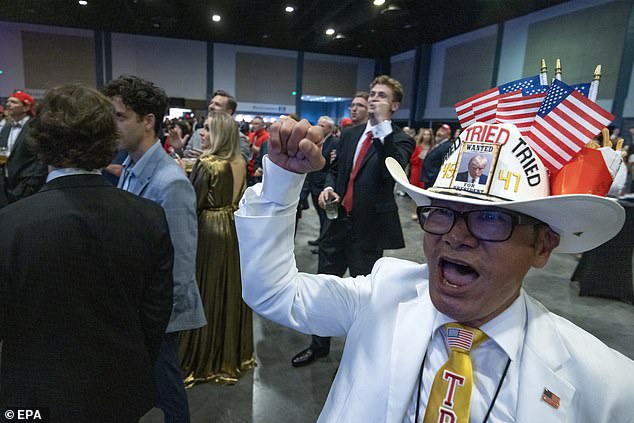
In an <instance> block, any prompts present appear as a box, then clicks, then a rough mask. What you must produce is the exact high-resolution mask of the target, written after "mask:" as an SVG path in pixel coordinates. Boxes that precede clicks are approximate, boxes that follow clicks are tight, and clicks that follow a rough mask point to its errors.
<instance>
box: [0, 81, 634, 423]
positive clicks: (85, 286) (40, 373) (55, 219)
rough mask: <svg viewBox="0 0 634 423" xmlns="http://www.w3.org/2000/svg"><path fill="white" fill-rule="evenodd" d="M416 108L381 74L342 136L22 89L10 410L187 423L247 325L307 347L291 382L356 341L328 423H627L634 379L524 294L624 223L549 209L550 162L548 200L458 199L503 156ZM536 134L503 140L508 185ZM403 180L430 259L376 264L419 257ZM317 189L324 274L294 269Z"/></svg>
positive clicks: (248, 358)
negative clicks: (298, 338)
mask: <svg viewBox="0 0 634 423" xmlns="http://www.w3.org/2000/svg"><path fill="white" fill-rule="evenodd" d="M403 96H404V93H403V87H402V85H401V84H400V82H399V81H397V80H396V79H394V78H392V77H390V76H387V75H380V76H377V77H376V78H375V79H374V80H373V81H372V82H371V83H370V85H369V91H368V92H365V91H359V92H356V93H354V95H353V97H352V101H351V103H350V105H349V111H350V117H349V118H346V119H344V120H342V121H341V122H340V124H339V125H337V123H336V122H335V120H334V119H333V118H332V117H329V116H321V117H320V118H319V119H318V121H317V122H316V124H315V125H314V126H313V125H311V124H310V123H308V122H307V121H306V120H302V119H300V118H299V117H297V116H288V117H283V118H281V119H280V120H279V121H278V122H276V123H274V124H273V125H272V126H270V127H269V128H267V127H266V125H265V122H264V119H263V118H262V117H261V116H256V117H255V118H253V120H252V121H251V122H250V130H249V131H246V132H247V133H245V131H241V125H240V124H239V123H238V122H236V121H235V119H234V117H233V116H234V115H235V112H236V110H237V102H236V99H235V98H234V97H233V96H232V95H231V94H229V93H228V92H226V91H224V90H217V91H215V92H214V93H213V94H212V95H211V97H210V101H209V106H208V114H207V116H206V117H204V118H202V119H192V118H180V119H173V120H170V119H165V112H166V110H167V108H168V97H167V95H166V93H165V92H164V91H163V90H162V89H161V88H160V87H158V86H156V85H155V84H154V83H153V82H151V81H147V80H144V79H142V78H139V77H136V76H131V75H122V76H120V77H119V78H117V79H114V80H112V81H110V82H109V83H108V84H106V86H104V87H103V88H102V89H101V90H100V91H97V90H95V89H93V88H90V87H88V86H86V85H82V84H65V85H62V86H59V87H56V88H52V89H50V90H48V91H47V92H46V94H45V96H44V98H43V99H42V100H41V101H40V102H39V104H37V105H36V102H35V100H34V98H33V97H32V96H31V95H29V94H28V93H26V92H24V91H16V92H15V93H13V94H12V95H11V96H10V97H9V98H8V100H7V102H6V108H5V110H4V113H5V116H6V118H5V119H3V124H2V125H3V128H2V129H0V156H1V158H2V162H0V169H1V170H2V175H0V221H2V222H3V234H2V237H0V341H2V354H1V356H0V357H1V364H0V367H1V372H0V408H3V407H11V406H16V405H18V406H20V407H38V406H46V407H49V408H50V414H51V415H50V417H51V421H54V422H57V421H60V422H61V421H94V422H114V421H116V422H128V421H130V422H132V421H138V420H139V419H140V418H141V417H142V416H143V415H144V414H145V413H146V412H147V411H148V410H149V409H151V408H152V407H154V406H157V407H159V408H161V409H162V410H163V413H164V415H165V421H166V422H179V423H180V422H188V421H189V419H190V417H189V405H188V399H187V391H186V389H187V388H190V387H192V386H194V385H196V384H200V383H223V384H234V383H237V382H238V381H239V378H240V376H241V374H243V373H244V372H245V371H248V370H249V369H252V368H253V367H254V366H256V360H255V352H254V342H253V320H252V310H255V311H257V312H258V313H260V314H262V315H263V316H266V317H267V318H269V319H271V320H273V321H276V322H278V323H280V324H282V325H286V326H288V327H291V328H294V329H296V330H299V331H301V332H303V333H305V334H308V335H311V336H312V337H311V340H310V344H309V345H308V347H307V348H305V349H303V350H301V351H299V352H298V353H297V354H296V355H295V356H294V357H292V359H291V363H290V364H291V365H292V366H294V367H301V366H306V365H309V364H310V363H312V362H313V361H315V360H317V359H319V358H320V357H323V356H325V355H327V354H329V351H330V337H332V336H337V337H338V336H341V337H343V336H345V337H346V338H347V341H346V345H345V349H344V354H343V357H342V361H341V364H340V368H339V370H338V372H337V374H336V376H335V380H334V382H333V385H332V388H331V392H330V394H329V396H328V399H327V401H326V404H325V406H324V409H323V411H322V415H321V417H320V421H326V422H330V421H345V422H353V421H394V422H402V421H407V422H418V421H425V422H431V421H434V422H436V421H464V422H467V421H469V419H470V418H471V419H472V420H477V421H480V420H483V421H486V419H487V418H490V419H491V420H492V421H521V420H526V419H528V420H535V421H537V420H539V421H551V420H552V419H554V418H555V415H556V414H557V409H559V408H561V410H560V411H559V414H560V415H564V414H563V413H567V414H565V417H564V419H565V420H567V421H589V422H590V421H591V422H603V421H606V422H607V421H627V419H631V412H630V408H631V407H630V405H629V401H628V399H629V398H628V395H629V392H631V390H632V388H634V383H633V382H632V378H631V375H632V374H634V363H633V362H632V361H631V360H629V359H627V358H625V357H624V356H622V355H621V354H619V353H617V352H616V351H614V350H611V349H610V348H608V347H607V346H605V345H604V344H603V343H601V342H600V341H599V340H597V339H596V338H594V337H592V336H591V335H590V334H588V333H586V332H584V331H583V330H581V329H580V328H578V327H576V326H574V325H573V324H572V323H570V322H568V321H566V320H564V319H562V318H560V317H558V316H556V315H555V314H553V313H550V312H549V311H547V310H546V309H545V308H543V306H541V305H540V304H539V303H538V302H537V301H536V300H534V299H533V298H531V297H530V296H529V295H528V294H526V292H524V291H523V289H522V282H523V280H524V277H525V275H526V273H527V272H528V271H529V270H530V269H531V268H533V267H536V268H539V267H543V266H544V265H546V263H547V262H548V260H549V257H550V255H551V254H552V252H553V251H563V252H582V251H586V250H588V249H590V248H593V247H594V246H597V245H600V244H601V243H603V242H606V241H607V240H609V239H610V238H611V237H612V236H613V235H614V234H615V233H616V232H615V231H617V232H618V230H619V229H620V227H621V225H622V224H623V211H622V208H620V206H618V205H617V204H616V203H614V202H611V201H610V200H607V199H604V198H602V197H598V196H575V195H573V196H567V197H566V198H563V197H562V198H563V199H562V198H556V196H548V195H545V194H544V192H545V191H544V190H543V186H542V185H543V184H548V176H547V172H546V171H545V170H544V169H540V170H539V171H540V172H541V173H540V175H544V177H543V179H542V180H541V181H540V184H542V185H540V186H535V187H533V186H531V187H529V188H526V189H524V190H520V192H519V193H518V192H517V190H516V192H515V193H508V195H507V196H506V197H504V198H496V199H495V200H494V199H493V198H492V197H490V196H489V195H487V194H483V195H480V196H479V197H469V196H468V195H465V192H464V191H461V186H462V185H461V184H471V185H473V184H481V185H485V184H486V185H489V184H493V183H494V182H492V181H491V180H490V179H491V178H489V176H488V175H487V174H486V169H487V164H488V163H489V160H490V157H489V156H486V155H482V154H472V155H465V159H464V163H463V165H462V166H459V167H458V170H456V169H455V168H456V166H455V165H456V163H458V164H459V161H460V159H457V155H458V154H459V153H460V152H459V151H458V149H456V147H455V146H456V143H458V144H459V143H462V142H465V143H468V141H469V139H468V137H460V139H458V135H459V134H460V129H456V130H455V132H454V133H453V135H452V129H451V127H450V126H449V125H448V124H441V125H439V126H438V127H437V128H436V130H435V132H433V131H432V129H431V128H420V129H419V130H418V133H416V131H415V130H413V129H410V128H403V129H401V128H400V127H399V126H398V125H396V124H395V122H394V120H393V115H394V113H395V112H396V111H397V110H398V109H399V108H400V105H401V102H402V100H403ZM243 129H244V128H243ZM521 142H523V141H522V140H521V139H520V138H519V137H516V138H513V139H512V140H511V141H509V142H507V143H506V144H504V145H501V146H499V148H498V150H499V155H500V157H504V160H502V159H499V162H500V163H502V164H503V165H504V166H509V169H511V168H512V169H511V170H513V171H514V172H521V163H520V160H519V158H518V157H517V156H516V155H514V151H516V149H517V145H519V143H521ZM527 148H528V147H527ZM526 151H529V153H530V154H532V153H531V152H530V149H529V150H526ZM529 153H525V154H529ZM187 160H192V161H193V163H194V164H193V166H188V165H187ZM452 160H453V162H451V161H452ZM631 162H632V163H634V159H633V160H631ZM451 163H453V165H454V166H453V167H449V166H448V165H449V164H451ZM448 169H453V170H448ZM454 172H455V177H454ZM306 174H307V175H306ZM395 181H396V183H397V187H398V189H400V190H402V191H403V192H405V193H406V194H407V195H409V196H410V197H411V198H412V199H413V200H414V202H415V204H416V206H415V210H414V213H413V215H412V218H414V219H416V220H419V222H420V225H421V228H422V230H423V231H424V232H425V238H424V242H423V251H424V255H425V261H426V263H427V264H425V265H420V264H415V263H410V262H406V261H402V260H397V259H393V258H383V255H384V251H385V250H386V249H399V248H403V247H404V245H405V244H404V236H403V231H402V228H401V223H400V220H399V215H398V207H397V203H396V201H395V197H394V188H395ZM448 181H450V182H448ZM308 197H311V198H312V202H313V204H314V206H315V208H316V209H317V212H318V214H319V224H320V228H319V234H318V235H317V237H316V239H315V240H311V241H309V243H311V244H312V245H313V246H314V247H316V248H315V252H316V254H317V255H318V256H317V260H318V273H319V274H318V275H310V274H304V273H300V272H298V270H297V268H296V266H295V260H294V255H293V251H294V242H295V241H294V237H293V232H294V231H293V225H296V224H297V219H298V217H299V216H300V214H301V209H302V208H303V207H302V202H303V201H305V200H306V199H307V198H308ZM588 197H590V198H588ZM492 201H495V203H492ZM569 204H574V205H575V207H567V206H568V205H569ZM563 208H565V209H566V210H567V214H566V215H565V216H564V215H561V214H560V213H556V210H559V209H563ZM577 209H580V211H577ZM568 213H570V214H571V215H569V214H568ZM596 215H603V216H609V217H610V218H609V219H608V218H606V219H602V221H601V223H600V224H599V225H596V223H595V222H593V221H591V219H590V217H592V216H596ZM596 226H599V227H596ZM346 273H347V275H349V276H346V277H344V275H346ZM243 298H244V300H243ZM247 304H248V305H247ZM456 339H457V340H459V341H460V342H457V341H456ZM465 340H466V341H465ZM456 342H457V343H458V346H459V347H460V348H461V350H460V351H458V350H457V349H456V348H455V345H454V343H456ZM458 349H459V348H458ZM454 350H456V351H455V352H456V356H455V357H454ZM471 353H472V354H471ZM472 360H473V364H472ZM445 361H447V363H445ZM457 363H461V364H457ZM536 375H537V376H538V377H537V376H536ZM544 385H545V386H544ZM590 386H591V387H592V389H590V388H589V387H590ZM463 387H464V388H463ZM498 395H499V396H498ZM544 398H547V399H544ZM470 415H471V417H469V416H470Z"/></svg>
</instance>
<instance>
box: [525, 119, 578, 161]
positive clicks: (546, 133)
mask: <svg viewBox="0 0 634 423" xmlns="http://www.w3.org/2000/svg"><path fill="white" fill-rule="evenodd" d="M541 123H542V122H535V125H533V129H532V130H531V133H534V134H535V135H536V136H538V138H539V140H540V145H542V148H543V149H545V150H546V151H549V152H550V154H551V155H553V154H554V155H555V156H556V157H560V158H561V159H563V160H564V161H568V160H571V159H572V157H573V156H574V154H575V153H576V152H577V151H579V150H580V149H581V147H579V148H578V149H576V150H575V148H576V147H575V145H574V144H573V145H572V146H569V145H568V144H567V140H564V142H563V143H561V144H558V143H554V142H548V143H546V142H544V141H543V140H548V139H556V138H555V137H557V136H556V135H554V134H553V132H554V131H552V130H549V129H554V128H552V127H550V125H548V122H544V123H545V125H541Z"/></svg>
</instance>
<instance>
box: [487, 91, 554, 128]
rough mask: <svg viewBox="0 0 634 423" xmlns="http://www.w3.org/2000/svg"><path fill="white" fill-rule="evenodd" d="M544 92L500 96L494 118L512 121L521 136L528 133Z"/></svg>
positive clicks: (501, 121)
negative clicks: (517, 95) (518, 95)
mask: <svg viewBox="0 0 634 423" xmlns="http://www.w3.org/2000/svg"><path fill="white" fill-rule="evenodd" d="M544 97H546V92H545V91H544V92H542V93H536V94H530V95H525V94H524V93H522V96H520V97H502V98H500V101H499V104H498V108H497V113H496V115H495V119H496V120H497V122H498V123H512V124H513V125H515V126H517V129H519V131H520V133H521V134H522V135H523V136H526V135H528V133H529V132H530V129H531V126H533V122H534V121H535V116H537V111H538V110H539V107H540V106H541V104H542V101H543V100H544Z"/></svg>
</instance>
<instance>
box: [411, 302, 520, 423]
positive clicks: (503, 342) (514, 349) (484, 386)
mask: <svg viewBox="0 0 634 423" xmlns="http://www.w3.org/2000/svg"><path fill="white" fill-rule="evenodd" d="M454 321H455V320H453V319H451V318H450V317H448V316H445V315H444V314H442V313H440V312H439V313H438V316H437V317H436V319H435V321H434V328H435V329H434V335H433V337H432V340H431V342H430V343H429V347H428V348H427V358H426V359H425V367H424V369H423V381H422V386H421V395H420V399H419V401H420V407H419V416H418V421H419V422H422V421H423V417H424V416H425V407H426V406H427V401H428V399H429V393H430V390H431V387H432V384H433V383H434V377H435V376H436V373H437V372H438V369H440V367H442V366H443V365H444V364H445V363H446V362H447V359H448V358H449V347H447V342H446V331H445V330H443V325H444V324H445V323H450V322H454ZM518 321H521V322H522V324H521V325H516V324H515V323H514V322H518ZM525 327H526V301H525V300H524V297H522V296H519V297H518V298H517V299H516V300H515V301H514V302H513V304H511V306H510V307H509V308H508V309H506V310H504V311H503V312H502V313H501V314H500V315H498V316H496V317H495V318H494V319H493V320H491V321H489V322H487V323H485V324H484V325H482V326H481V327H480V328H479V329H480V330H482V331H483V332H484V333H486V334H487V335H488V336H489V338H488V339H487V340H486V341H484V342H483V343H482V344H481V345H480V346H479V347H478V348H476V349H475V350H473V351H472V352H471V354H470V356H471V362H472V364H473V391H472V394H471V411H470V413H469V416H470V418H469V420H470V422H474V423H475V422H482V421H483V420H484V417H485V416H486V413H487V411H488V410H489V407H490V406H491V403H492V402H493V397H494V396H495V392H496V391H497V390H498V385H499V384H500V383H502V384H503V389H501V390H500V393H499V395H498V397H497V399H496V400H495V403H494V404H493V408H492V410H491V414H490V415H489V418H488V419H487V422H514V421H515V416H516V409H517V392H518V387H519V380H518V374H519V367H518V365H517V363H519V362H520V357H521V354H522V345H523V344H524V336H525V332H526V328H525ZM509 357H510V359H511V363H510V365H509V369H508V372H507V373H506V376H504V380H502V377H503V375H504V369H505V367H506V365H507V363H508V360H509ZM417 394H418V389H415V390H414V395H413V396H414V398H413V400H412V405H411V406H410V408H409V411H408V413H407V415H406V416H405V420H404V422H414V414H415V412H416V395H417Z"/></svg>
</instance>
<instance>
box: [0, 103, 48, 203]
mask: <svg viewBox="0 0 634 423" xmlns="http://www.w3.org/2000/svg"><path fill="white" fill-rule="evenodd" d="M33 102H34V101H33V97H31V96H30V95H29V94H27V93H25V92H24V91H16V92H14V93H13V94H11V96H10V97H9V98H8V99H7V114H8V116H9V117H10V120H11V123H9V124H7V125H5V126H4V127H3V128H2V131H0V147H5V148H7V149H8V151H9V153H10V155H9V158H8V160H7V163H6V164H5V165H4V166H0V171H1V172H2V175H0V179H1V181H0V185H3V189H2V192H0V207H3V206H5V205H6V204H7V203H13V202H14V201H17V200H19V199H21V198H24V197H28V196H29V195H31V194H34V193H36V192H37V191H38V190H39V189H40V188H41V187H42V185H44V181H45V180H46V165H45V164H44V163H42V162H41V161H39V160H38V159H37V157H35V155H34V154H33V153H31V152H30V151H29V150H28V148H27V146H26V138H27V135H28V132H29V123H30V120H31V118H32V116H33Z"/></svg>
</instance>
